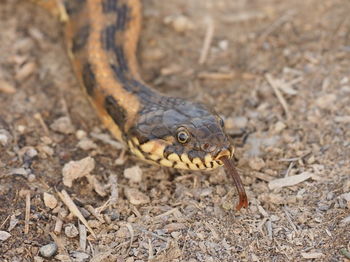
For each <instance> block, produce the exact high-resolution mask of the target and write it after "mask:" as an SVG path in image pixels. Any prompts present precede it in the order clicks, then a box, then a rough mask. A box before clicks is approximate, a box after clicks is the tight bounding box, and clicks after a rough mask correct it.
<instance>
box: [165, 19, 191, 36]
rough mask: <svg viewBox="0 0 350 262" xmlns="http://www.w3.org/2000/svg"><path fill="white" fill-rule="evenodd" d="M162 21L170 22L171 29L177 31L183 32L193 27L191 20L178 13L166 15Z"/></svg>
mask: <svg viewBox="0 0 350 262" xmlns="http://www.w3.org/2000/svg"><path fill="white" fill-rule="evenodd" d="M164 22H165V23H166V24H171V26H172V27H173V29H174V30H175V31H176V32H178V33H184V32H186V31H188V30H191V29H193V28H194V25H193V23H192V21H191V20H190V19H189V18H188V17H187V16H184V15H178V16H175V17H174V16H168V17H166V18H165V19H164Z"/></svg>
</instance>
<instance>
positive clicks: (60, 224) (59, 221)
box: [53, 217, 63, 235]
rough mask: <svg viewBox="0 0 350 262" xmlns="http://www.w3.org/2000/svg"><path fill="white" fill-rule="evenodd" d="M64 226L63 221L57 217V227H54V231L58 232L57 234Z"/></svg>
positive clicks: (57, 233)
mask: <svg viewBox="0 0 350 262" xmlns="http://www.w3.org/2000/svg"><path fill="white" fill-rule="evenodd" d="M62 226H63V221H62V220H61V219H60V218H59V217H57V218H56V223H55V227H54V229H53V232H54V233H55V234H56V235H59V234H60V233H61V231H62Z"/></svg>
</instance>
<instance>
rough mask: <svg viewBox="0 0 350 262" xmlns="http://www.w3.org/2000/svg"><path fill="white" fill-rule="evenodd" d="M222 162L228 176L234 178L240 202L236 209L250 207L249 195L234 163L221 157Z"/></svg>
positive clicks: (225, 157)
mask: <svg viewBox="0 0 350 262" xmlns="http://www.w3.org/2000/svg"><path fill="white" fill-rule="evenodd" d="M220 160H221V161H222V162H223V163H224V167H225V170H226V172H227V174H229V175H230V176H231V177H232V178H233V182H234V183H235V186H236V188H237V192H238V196H239V202H238V205H237V206H236V209H237V210H240V209H241V208H242V207H245V208H247V207H248V197H247V194H246V193H245V190H244V186H243V183H242V180H241V178H240V177H239V174H238V172H237V170H236V168H235V166H234V165H233V163H232V161H231V160H230V159H229V158H228V157H227V156H223V157H220Z"/></svg>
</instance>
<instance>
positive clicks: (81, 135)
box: [75, 129, 87, 140]
mask: <svg viewBox="0 0 350 262" xmlns="http://www.w3.org/2000/svg"><path fill="white" fill-rule="evenodd" d="M75 136H76V138H78V139H79V140H82V139H83V138H85V137H86V136H87V134H86V132H85V131H84V130H81V129H79V130H78V131H77V132H76V133H75Z"/></svg>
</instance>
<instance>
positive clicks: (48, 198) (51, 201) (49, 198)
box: [44, 192, 58, 209]
mask: <svg viewBox="0 0 350 262" xmlns="http://www.w3.org/2000/svg"><path fill="white" fill-rule="evenodd" d="M57 203H58V202H57V199H56V198H55V197H54V196H53V195H51V194H49V193H46V192H44V204H45V206H47V207H48V208H51V209H54V208H55V207H56V206H57Z"/></svg>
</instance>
